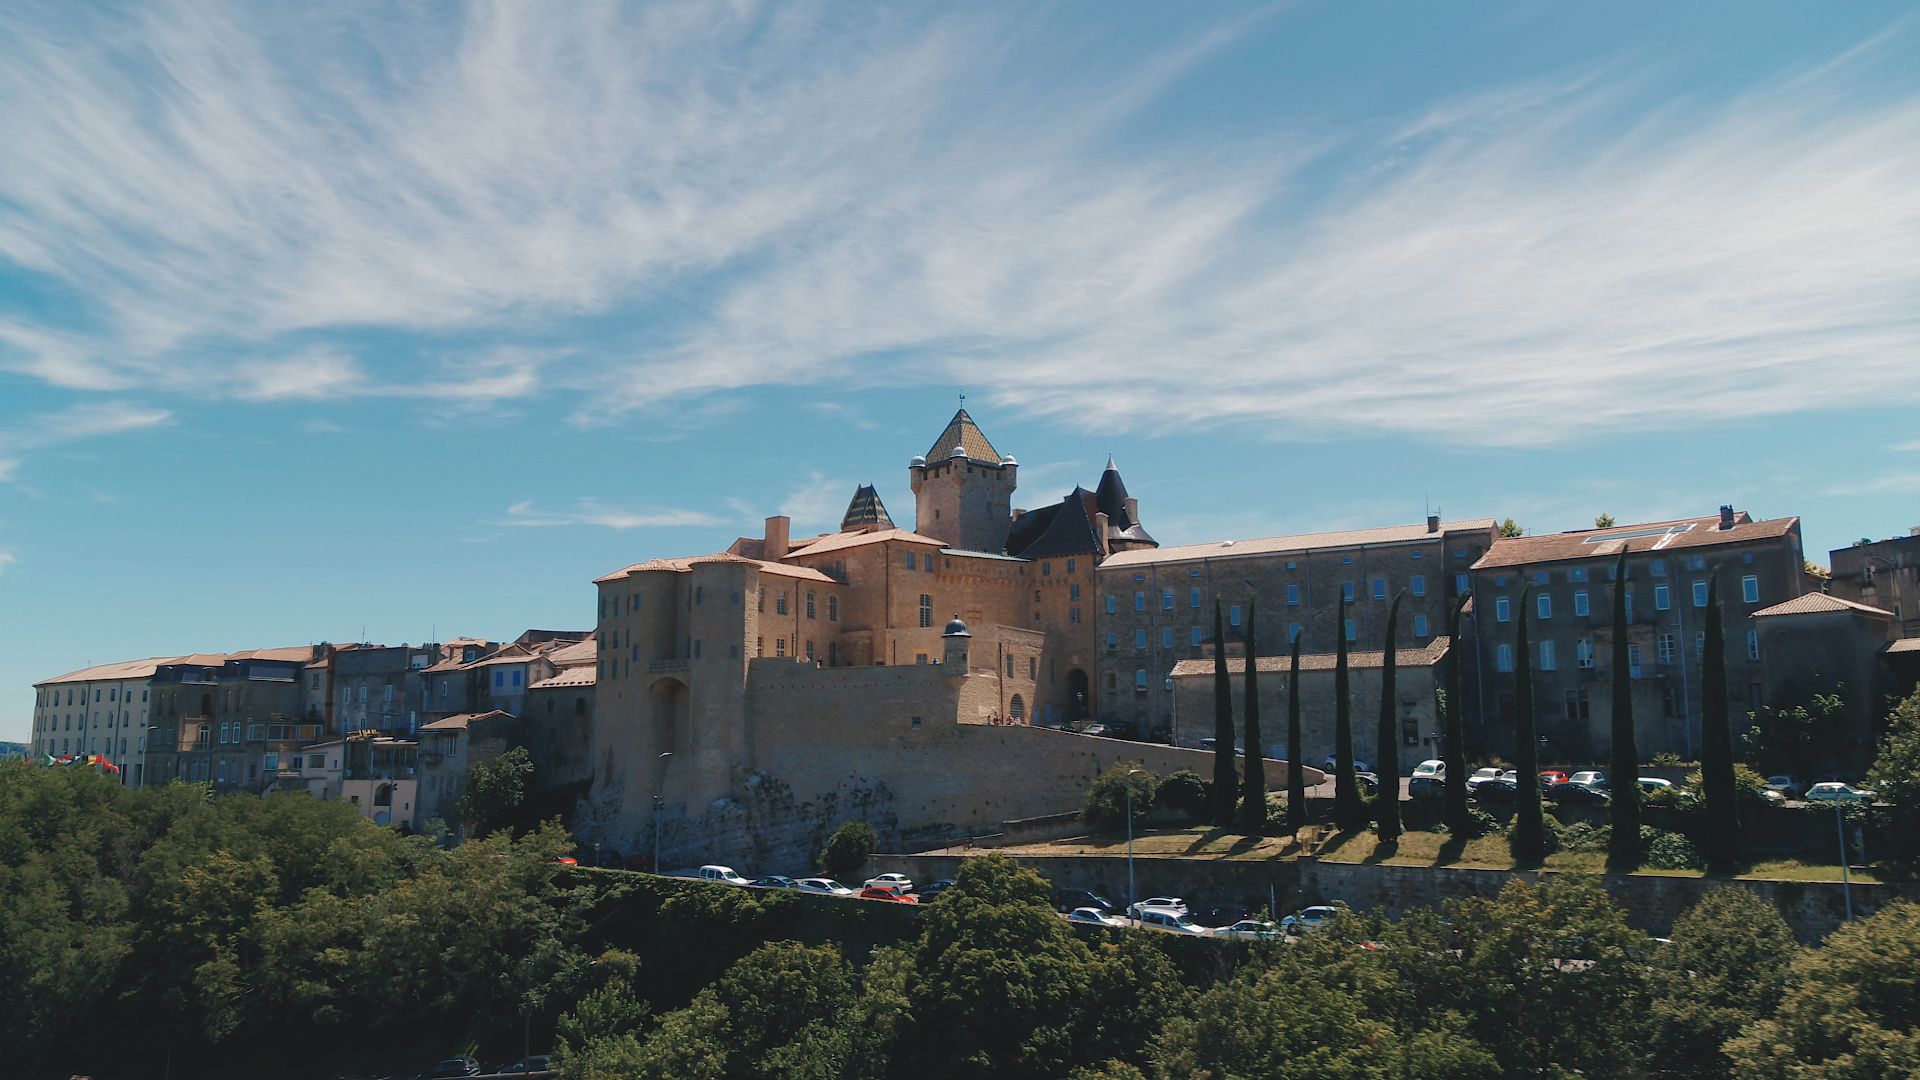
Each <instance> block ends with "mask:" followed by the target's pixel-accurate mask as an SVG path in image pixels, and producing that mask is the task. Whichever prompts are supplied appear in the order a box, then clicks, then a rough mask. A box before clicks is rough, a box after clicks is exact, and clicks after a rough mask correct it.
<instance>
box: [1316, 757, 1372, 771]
mask: <svg viewBox="0 0 1920 1080" xmlns="http://www.w3.org/2000/svg"><path fill="white" fill-rule="evenodd" d="M1333 769H1334V760H1333V755H1332V754H1328V755H1327V761H1326V771H1327V772H1332V771H1333ZM1353 771H1354V772H1367V771H1368V769H1367V763H1366V762H1364V761H1361V760H1360V759H1359V758H1354V759H1353Z"/></svg>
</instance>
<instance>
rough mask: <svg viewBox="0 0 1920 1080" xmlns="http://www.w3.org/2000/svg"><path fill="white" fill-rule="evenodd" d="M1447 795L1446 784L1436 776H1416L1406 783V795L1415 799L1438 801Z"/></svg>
mask: <svg viewBox="0 0 1920 1080" xmlns="http://www.w3.org/2000/svg"><path fill="white" fill-rule="evenodd" d="M1446 793H1447V782H1446V781H1445V780H1443V779H1441V778H1440V777H1438V776H1416V777H1414V778H1413V779H1411V780H1408V781H1407V795H1408V796H1409V797H1411V798H1415V799H1438V798H1440V797H1441V796H1442V795H1445V794H1446Z"/></svg>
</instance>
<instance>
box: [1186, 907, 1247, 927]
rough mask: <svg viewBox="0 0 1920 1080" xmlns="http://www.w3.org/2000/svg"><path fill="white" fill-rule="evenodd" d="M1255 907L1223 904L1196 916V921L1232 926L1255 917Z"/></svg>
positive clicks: (1203, 923) (1207, 924)
mask: <svg viewBox="0 0 1920 1080" xmlns="http://www.w3.org/2000/svg"><path fill="white" fill-rule="evenodd" d="M1253 914H1254V912H1253V909H1252V908H1250V907H1248V906H1246V905H1245V904H1221V905H1219V906H1218V907H1214V908H1210V909H1208V910H1207V912H1206V913H1205V914H1203V915H1198V916H1195V918H1194V921H1195V922H1197V923H1200V924H1201V925H1202V926H1232V925H1233V924H1234V923H1237V922H1240V921H1241V920H1243V919H1251V918H1253Z"/></svg>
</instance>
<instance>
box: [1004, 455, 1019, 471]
mask: <svg viewBox="0 0 1920 1080" xmlns="http://www.w3.org/2000/svg"><path fill="white" fill-rule="evenodd" d="M1000 464H1002V465H1005V466H1007V467H1009V468H1011V467H1013V466H1016V465H1018V464H1020V463H1019V462H1017V461H1015V460H1013V455H1012V454H1003V455H1001V457H1000Z"/></svg>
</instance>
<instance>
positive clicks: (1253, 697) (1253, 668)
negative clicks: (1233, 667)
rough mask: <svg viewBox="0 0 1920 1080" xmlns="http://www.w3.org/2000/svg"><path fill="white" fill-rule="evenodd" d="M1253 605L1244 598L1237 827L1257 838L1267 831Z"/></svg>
mask: <svg viewBox="0 0 1920 1080" xmlns="http://www.w3.org/2000/svg"><path fill="white" fill-rule="evenodd" d="M1254 602H1255V598H1253V597H1248V598H1247V705H1246V709H1247V719H1246V723H1244V724H1243V725H1241V737H1242V738H1244V739H1246V740H1247V766H1246V776H1245V780H1244V782H1243V784H1242V787H1241V797H1240V827H1241V828H1243V829H1245V830H1246V831H1248V832H1250V833H1254V834H1256V835H1258V834H1261V833H1265V832H1266V831H1267V762H1266V746H1267V744H1266V743H1265V741H1263V740H1264V737H1263V736H1262V735H1261V734H1260V680H1259V674H1260V671H1259V669H1260V664H1259V658H1260V650H1259V649H1258V648H1256V647H1255V638H1254V620H1253V615H1254Z"/></svg>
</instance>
